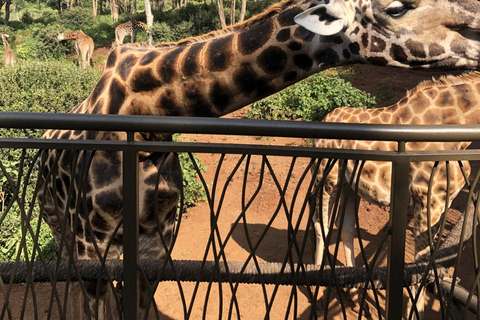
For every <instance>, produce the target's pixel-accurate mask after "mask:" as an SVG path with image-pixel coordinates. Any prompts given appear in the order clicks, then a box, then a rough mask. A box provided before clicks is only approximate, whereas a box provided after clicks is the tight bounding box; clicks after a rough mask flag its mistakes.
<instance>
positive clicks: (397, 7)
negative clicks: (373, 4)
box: [385, 1, 408, 18]
mask: <svg viewBox="0 0 480 320" xmlns="http://www.w3.org/2000/svg"><path fill="white" fill-rule="evenodd" d="M407 10H408V9H407V7H406V6H405V5H404V4H403V3H402V2H400V1H394V2H392V3H391V4H390V5H389V6H388V7H387V8H386V9H385V12H386V13H387V14H388V15H389V16H391V17H393V18H399V17H401V16H403V15H404V14H405V13H406V12H407Z"/></svg>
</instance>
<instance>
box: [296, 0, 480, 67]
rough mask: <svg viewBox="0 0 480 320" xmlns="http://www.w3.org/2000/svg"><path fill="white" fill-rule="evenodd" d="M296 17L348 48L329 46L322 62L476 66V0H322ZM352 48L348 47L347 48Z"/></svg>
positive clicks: (479, 51) (479, 16)
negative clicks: (329, 48) (346, 44)
mask: <svg viewBox="0 0 480 320" xmlns="http://www.w3.org/2000/svg"><path fill="white" fill-rule="evenodd" d="M295 22H297V23H298V24H299V25H301V26H303V27H304V28H306V29H308V30H310V31H312V32H314V33H316V34H318V35H320V37H323V38H332V37H336V38H338V40H337V41H343V42H346V43H348V45H349V48H350V50H347V51H346V50H345V49H344V47H345V46H342V47H343V48H342V50H333V51H332V52H330V53H329V55H328V61H327V63H326V65H327V66H329V65H332V64H342V63H343V64H345V63H349V62H352V61H354V62H366V63H373V64H380V65H391V66H396V67H403V68H414V67H417V68H445V69H447V68H456V69H458V68H465V69H478V68H479V60H480V30H479V29H480V2H479V1H477V0H455V1H450V0H321V1H316V2H315V4H314V5H312V6H311V7H310V8H309V9H307V10H306V11H304V12H302V13H300V14H298V15H297V16H296V17H295ZM352 49H353V50H352Z"/></svg>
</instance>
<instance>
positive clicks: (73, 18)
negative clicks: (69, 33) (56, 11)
mask: <svg viewBox="0 0 480 320" xmlns="http://www.w3.org/2000/svg"><path fill="white" fill-rule="evenodd" d="M59 23H60V24H61V25H62V26H63V27H64V28H65V29H69V30H77V29H82V30H85V29H87V28H88V27H89V26H90V25H92V24H93V23H94V20H93V14H92V9H90V8H81V7H74V8H72V9H68V10H64V11H63V12H62V14H61V15H60V19H59Z"/></svg>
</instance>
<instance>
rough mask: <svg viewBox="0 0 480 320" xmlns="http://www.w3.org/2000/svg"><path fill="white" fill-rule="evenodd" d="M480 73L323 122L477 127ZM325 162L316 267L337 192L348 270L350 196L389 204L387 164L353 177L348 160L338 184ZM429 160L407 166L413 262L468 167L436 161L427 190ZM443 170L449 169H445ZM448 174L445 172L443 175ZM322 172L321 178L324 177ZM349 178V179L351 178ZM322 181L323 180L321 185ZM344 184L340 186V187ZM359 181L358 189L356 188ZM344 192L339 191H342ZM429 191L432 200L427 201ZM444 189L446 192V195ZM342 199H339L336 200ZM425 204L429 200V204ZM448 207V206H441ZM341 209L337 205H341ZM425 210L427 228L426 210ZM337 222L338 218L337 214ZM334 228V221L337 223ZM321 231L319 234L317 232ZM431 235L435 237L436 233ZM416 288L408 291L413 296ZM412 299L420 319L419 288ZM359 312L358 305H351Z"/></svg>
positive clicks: (353, 144) (340, 111)
mask: <svg viewBox="0 0 480 320" xmlns="http://www.w3.org/2000/svg"><path fill="white" fill-rule="evenodd" d="M478 102H480V73H479V72H474V73H470V74H464V75H461V76H458V77H454V76H448V77H443V78H440V79H439V80H435V79H433V80H432V81H425V82H422V83H421V84H419V85H418V86H417V87H415V88H414V89H412V90H410V91H408V92H407V94H406V96H405V97H404V98H402V99H401V100H400V101H398V102H397V103H395V104H393V105H391V106H389V107H385V108H377V109H355V108H348V107H341V108H337V109H335V110H333V111H332V112H330V113H329V114H328V115H327V116H326V117H325V119H324V121H325V122H335V123H340V122H344V123H371V124H435V125H441V124H479V123H480V105H479V104H478ZM470 143H471V142H448V143H441V142H409V143H407V144H406V150H407V151H408V150H410V151H411V150H415V151H419V150H463V149H466V148H467V147H468V146H469V145H470ZM314 146H315V147H316V148H342V149H362V150H381V151H396V150H397V144H396V143H395V142H386V141H352V140H330V139H316V140H314ZM327 162H328V159H322V161H321V163H320V166H319V170H318V174H317V176H316V184H317V185H322V186H323V191H321V192H320V194H319V195H318V196H319V197H320V196H321V197H322V201H321V207H320V206H318V207H316V208H314V210H315V212H314V216H313V221H314V230H315V236H316V237H315V238H316V251H315V263H316V264H317V265H321V264H322V260H323V253H324V248H325V245H324V237H326V236H327V235H328V231H329V227H328V226H329V222H330V221H331V219H333V218H332V217H333V216H334V213H333V210H334V209H333V208H334V206H335V202H336V198H337V194H338V192H339V191H340V192H341V193H342V194H343V195H345V200H344V201H346V204H345V208H346V209H345V215H344V217H343V227H342V229H341V239H342V242H343V245H344V248H345V259H346V260H345V261H346V265H347V266H349V267H353V266H355V255H354V250H353V249H354V247H353V239H354V237H355V200H356V199H355V195H354V192H353V191H352V192H349V190H350V189H351V188H353V189H355V191H356V192H357V194H358V195H359V196H360V197H361V198H363V199H365V200H367V201H368V202H370V203H374V204H377V205H380V206H389V205H390V186H391V169H392V168H391V163H389V162H377V161H366V162H365V164H364V166H363V168H362V170H361V172H360V174H358V173H354V170H355V169H354V164H353V162H352V161H349V163H348V165H347V167H346V168H345V177H346V179H343V180H340V177H339V175H340V172H343V171H341V169H340V166H342V165H344V162H342V165H340V164H339V163H336V164H334V165H333V166H331V167H329V169H328V170H329V171H328V173H326V172H327V171H326V170H327V169H326V167H327ZM433 168H434V162H413V163H411V164H410V179H409V180H410V185H409V193H410V197H411V207H412V209H413V223H414V240H415V257H414V259H415V260H418V259H419V258H421V257H422V256H424V255H425V254H426V253H428V252H429V250H430V245H429V239H428V233H427V231H428V229H429V226H432V230H434V231H435V229H436V228H435V225H436V224H437V223H438V222H439V221H440V218H441V216H442V214H443V213H444V212H445V210H446V209H448V207H449V206H450V204H451V202H452V200H453V199H454V198H455V197H456V196H457V194H458V193H459V192H460V190H461V189H462V187H463V185H464V184H465V177H464V175H463V173H462V168H463V172H465V174H466V176H467V177H468V176H469V174H470V171H471V169H470V164H469V163H468V161H462V166H460V165H458V164H455V163H452V164H450V165H449V166H448V169H447V166H446V163H445V162H440V163H439V164H438V166H437V172H436V173H435V176H434V179H433V181H432V185H431V186H430V189H429V183H430V175H431V173H432V170H433ZM447 170H448V171H447ZM447 172H448V173H447ZM324 173H326V176H325V177H324ZM359 175H360V176H359ZM352 176H353V178H352ZM447 176H448V178H449V179H450V189H447ZM322 177H323V179H325V180H323V181H322ZM342 181H343V183H342ZM357 183H358V187H357ZM341 190H343V191H341ZM429 190H431V196H430V199H428V197H429ZM447 190H449V193H448V194H447ZM341 199H342V201H343V198H341ZM429 200H430V202H428V201H429ZM446 203H448V206H445V204H446ZM340 206H341V205H340ZM428 211H429V212H430V225H429V223H428V218H427V212H428ZM337 218H338V215H337ZM336 223H337V225H338V223H339V219H336ZM322 229H323V230H322ZM434 231H432V232H433V234H435V232H434ZM417 291H418V288H417V287H414V288H413V290H412V292H414V293H416V292H417ZM421 291H422V292H420V293H419V298H418V300H417V310H418V311H419V314H420V316H422V313H423V306H424V291H425V288H422V289H421ZM352 296H353V298H354V299H353V300H354V301H356V302H358V292H357V291H356V290H353V293H352ZM355 309H357V310H358V305H356V306H355Z"/></svg>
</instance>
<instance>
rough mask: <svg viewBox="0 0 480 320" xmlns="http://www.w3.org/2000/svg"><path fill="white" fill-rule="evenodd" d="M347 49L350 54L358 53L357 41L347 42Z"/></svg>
mask: <svg viewBox="0 0 480 320" xmlns="http://www.w3.org/2000/svg"><path fill="white" fill-rule="evenodd" d="M348 49H349V50H350V52H351V53H352V54H355V55H357V54H359V53H360V45H359V44H358V42H352V43H349V44H348Z"/></svg>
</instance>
